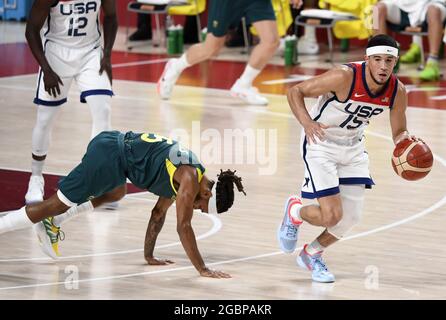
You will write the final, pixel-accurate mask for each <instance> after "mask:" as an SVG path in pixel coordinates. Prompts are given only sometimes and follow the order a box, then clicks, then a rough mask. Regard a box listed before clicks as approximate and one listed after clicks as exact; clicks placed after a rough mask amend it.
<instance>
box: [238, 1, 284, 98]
mask: <svg viewBox="0 0 446 320" xmlns="http://www.w3.org/2000/svg"><path fill="white" fill-rule="evenodd" d="M245 5H246V6H247V7H246V10H247V11H246V15H247V18H248V20H249V22H251V23H252V24H253V26H254V27H255V29H256V30H257V32H258V34H259V38H260V42H259V44H258V45H257V46H255V48H254V49H253V51H252V53H251V56H250V57H249V61H248V63H247V65H246V67H245V70H244V72H243V74H242V75H241V77H240V78H239V79H237V81H236V82H235V83H234V85H233V86H232V88H231V94H232V95H233V96H236V97H239V98H241V99H243V100H244V101H245V102H247V103H249V104H254V105H266V104H268V100H267V99H266V98H265V97H263V96H261V95H260V94H259V93H258V91H257V90H256V89H255V88H254V87H253V86H252V82H253V81H254V79H255V78H256V77H257V76H258V74H259V73H260V72H261V71H262V69H263V68H264V67H265V65H266V64H267V63H268V61H269V60H270V59H271V57H272V56H273V55H274V53H275V52H276V51H277V48H278V47H279V44H280V41H279V34H278V31H277V23H276V17H275V14H274V10H273V7H272V4H271V1H269V0H262V1H249V2H248V1H245Z"/></svg>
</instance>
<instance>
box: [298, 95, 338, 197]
mask: <svg viewBox="0 0 446 320" xmlns="http://www.w3.org/2000/svg"><path fill="white" fill-rule="evenodd" d="M333 100H336V96H334V97H332V98H330V99H328V100H327V101H325V103H324V105H323V106H322V108H321V111H320V112H319V114H318V115H317V116H316V117H315V118H314V119H313V120H314V121H317V120H318V119H319V118H320V117H321V115H322V112H324V109H325V108H326V107H327V106H328V104H329V103H330V102H332V101H333ZM306 155H307V136H305V138H304V143H303V155H302V158H303V160H304V162H305V166H306V167H307V170H308V173H309V174H310V180H311V185H312V186H313V191H314V192H316V187H315V186H314V183H313V177H312V175H311V170H310V166H309V165H308V162H307V159H306Z"/></svg>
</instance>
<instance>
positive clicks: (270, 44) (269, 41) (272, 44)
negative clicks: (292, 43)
mask: <svg viewBox="0 0 446 320" xmlns="http://www.w3.org/2000/svg"><path fill="white" fill-rule="evenodd" d="M260 41H261V44H262V46H263V47H264V48H265V49H266V50H268V51H273V52H274V51H276V50H277V49H278V48H279V45H280V40H279V37H278V36H277V35H271V36H269V37H267V38H264V39H261V40H260Z"/></svg>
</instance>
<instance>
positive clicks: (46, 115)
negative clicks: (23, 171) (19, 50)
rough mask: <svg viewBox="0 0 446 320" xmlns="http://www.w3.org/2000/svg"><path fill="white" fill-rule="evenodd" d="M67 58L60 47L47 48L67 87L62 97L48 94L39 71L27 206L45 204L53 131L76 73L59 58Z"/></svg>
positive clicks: (56, 70)
mask: <svg viewBox="0 0 446 320" xmlns="http://www.w3.org/2000/svg"><path fill="white" fill-rule="evenodd" d="M64 54H65V52H64V49H62V48H60V47H59V46H57V45H54V44H46V45H45V56H46V58H47V60H48V62H49V64H50V65H51V67H52V69H53V70H54V72H56V73H57V74H58V76H59V77H60V78H61V79H62V82H63V85H60V86H59V88H60V91H61V92H60V95H57V96H56V97H54V96H52V95H50V94H49V93H48V92H46V91H45V83H44V74H43V71H42V70H40V71H39V75H38V79H37V91H36V97H35V98H34V103H35V104H36V105H37V117H36V123H35V126H34V129H33V133H32V164H31V178H30V180H29V185H28V191H27V192H26V195H25V202H26V203H27V204H30V203H35V202H39V201H42V200H43V195H44V192H43V190H44V179H43V175H42V170H43V166H44V162H45V159H46V155H47V153H48V149H49V144H50V141H51V130H52V127H53V125H54V121H55V119H56V115H57V113H58V111H59V109H60V106H61V105H63V104H64V103H65V102H66V101H67V95H68V90H69V89H70V86H71V82H72V73H73V72H74V71H73V69H72V66H71V65H70V64H69V63H65V61H64V60H63V59H59V58H58V56H60V55H64Z"/></svg>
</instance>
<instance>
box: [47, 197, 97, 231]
mask: <svg viewBox="0 0 446 320" xmlns="http://www.w3.org/2000/svg"><path fill="white" fill-rule="evenodd" d="M93 209H94V207H93V204H92V203H91V201H87V202H84V203H82V204H80V205H78V206H74V207H71V208H70V209H68V210H67V211H65V213H62V214H60V215H58V216H55V217H54V219H53V223H54V224H55V225H56V226H58V227H60V225H61V224H62V222H66V221H68V220H70V219H71V218H74V217H75V216H77V215H78V214H81V213H84V212H90V211H93Z"/></svg>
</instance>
